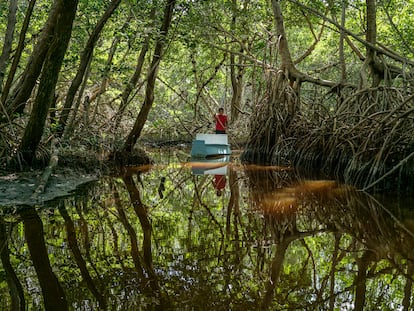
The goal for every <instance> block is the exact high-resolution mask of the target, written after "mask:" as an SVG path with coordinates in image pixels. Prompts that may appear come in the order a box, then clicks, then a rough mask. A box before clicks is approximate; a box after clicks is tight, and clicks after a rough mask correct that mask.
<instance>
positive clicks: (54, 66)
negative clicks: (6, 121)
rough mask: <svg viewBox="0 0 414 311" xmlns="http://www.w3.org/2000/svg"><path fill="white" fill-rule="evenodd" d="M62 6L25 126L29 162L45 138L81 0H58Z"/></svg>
mask: <svg viewBox="0 0 414 311" xmlns="http://www.w3.org/2000/svg"><path fill="white" fill-rule="evenodd" d="M56 3H57V5H56V7H58V8H59V10H56V11H54V12H53V13H54V14H56V15H57V16H56V17H55V18H56V19H57V20H58V21H57V24H56V28H55V31H54V32H53V33H50V34H49V35H50V37H52V38H53V39H52V44H51V45H50V48H49V50H48V52H47V55H46V59H45V64H44V67H43V71H42V76H41V79H40V84H39V89H38V92H37V96H36V99H35V102H34V105H33V110H32V113H31V114H30V118H29V122H28V124H27V126H26V128H25V131H24V134H23V138H22V141H21V144H20V147H19V150H20V152H21V154H22V156H23V159H24V160H25V161H26V162H27V163H30V164H31V163H32V162H33V160H34V158H35V151H36V148H37V146H38V145H39V143H40V140H41V138H42V134H43V130H44V126H45V122H46V118H47V114H48V112H49V107H50V105H51V103H52V101H53V100H54V90H55V86H56V83H57V80H58V77H59V71H60V68H61V66H62V62H63V58H64V56H65V53H66V50H67V47H68V44H69V40H70V37H71V34H72V25H73V20H74V18H75V15H76V9H77V6H78V0H71V1H66V0H57V2H56Z"/></svg>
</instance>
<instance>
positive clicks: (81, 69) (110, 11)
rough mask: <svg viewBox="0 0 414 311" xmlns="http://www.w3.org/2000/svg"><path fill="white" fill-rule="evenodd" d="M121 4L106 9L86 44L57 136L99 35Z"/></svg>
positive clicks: (60, 132) (64, 124) (60, 133)
mask: <svg viewBox="0 0 414 311" xmlns="http://www.w3.org/2000/svg"><path fill="white" fill-rule="evenodd" d="M120 2H121V0H112V2H111V3H110V4H109V6H108V8H107V9H106V11H105V13H104V14H103V15H102V17H101V19H100V20H99V22H98V23H97V24H96V26H95V29H94V30H93V31H92V34H91V35H90V36H89V39H88V42H87V43H86V46H85V48H84V50H83V52H82V55H81V59H80V64H79V68H78V71H77V73H76V76H75V78H74V79H73V81H72V83H71V85H70V87H69V90H68V93H67V95H66V100H65V104H64V106H63V111H62V114H61V116H60V119H59V123H58V130H57V132H56V135H57V136H59V137H60V136H62V135H63V131H64V129H65V126H66V122H67V120H68V117H69V113H70V110H71V107H72V104H73V99H74V98H75V96H76V92H77V91H78V89H79V86H80V85H81V83H82V80H83V77H84V75H85V71H86V68H87V67H88V64H89V62H90V59H91V57H92V54H93V50H94V48H95V44H96V41H98V39H99V35H100V34H101V32H102V29H103V27H104V26H105V24H106V22H107V21H108V20H109V18H110V17H111V16H112V14H113V13H114V11H115V10H116V8H117V7H118V6H119V4H120Z"/></svg>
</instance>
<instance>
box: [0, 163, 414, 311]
mask: <svg viewBox="0 0 414 311" xmlns="http://www.w3.org/2000/svg"><path fill="white" fill-rule="evenodd" d="M160 176H164V177H160ZM165 176H168V177H167V178H165ZM161 178H163V179H162V181H161V183H162V186H163V191H162V195H159V187H160V180H161ZM212 178H213V176H209V175H200V176H193V175H191V171H190V170H189V168H188V167H186V166H183V165H178V164H176V165H174V164H171V165H169V166H167V167H162V166H160V167H154V168H152V169H151V170H140V169H135V170H134V169H129V170H125V171H124V172H123V173H122V174H121V175H120V176H117V177H107V178H103V179H102V180H101V181H100V182H99V183H97V184H96V185H92V186H90V187H89V188H85V189H84V191H79V192H78V193H77V194H75V195H73V196H72V197H68V198H65V199H62V200H57V201H55V202H50V203H49V204H48V206H45V207H38V208H34V207H29V206H26V207H19V208H17V209H13V210H11V209H6V208H4V209H2V214H1V219H0V251H1V262H2V266H1V269H0V276H1V279H0V282H1V283H0V284H1V286H0V298H1V299H0V301H1V302H0V307H1V308H2V309H13V310H18V309H21V310H24V309H27V308H28V309H43V308H44V309H48V310H57V309H58V310H64V309H65V308H68V309H74V310H90V309H100V310H105V309H109V310H142V309H160V310H165V309H169V310H178V309H179V310H181V309H213V310H229V309H232V310H257V309H262V310H288V309H289V310H316V309H323V310H347V309H348V310H350V309H353V310H374V309H381V310H395V309H401V310H410V309H412V307H413V301H412V298H411V297H412V294H413V289H412V280H413V276H414V263H413V259H414V251H413V249H414V235H413V233H412V232H413V228H414V217H413V211H411V210H410V209H408V207H411V204H409V203H406V205H404V203H402V202H401V201H400V204H399V206H397V205H396V204H394V205H386V206H385V205H384V204H382V203H380V202H379V200H378V199H375V198H373V197H371V196H369V195H367V194H364V193H362V192H358V191H355V190H354V189H352V188H350V187H347V186H344V185H340V184H337V183H335V182H333V181H323V180H319V181H311V180H300V179H299V178H297V177H296V176H295V175H294V173H293V172H291V171H288V170H283V169H280V168H275V167H267V168H264V167H257V166H246V167H241V166H236V165H234V166H229V170H228V175H227V185H226V188H225V190H224V192H223V195H222V196H220V197H217V196H216V189H214V187H213V185H212ZM411 203H412V201H411Z"/></svg>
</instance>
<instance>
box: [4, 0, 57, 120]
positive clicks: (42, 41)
mask: <svg viewBox="0 0 414 311" xmlns="http://www.w3.org/2000/svg"><path fill="white" fill-rule="evenodd" d="M62 6H63V2H62V1H60V0H56V1H55V2H54V4H53V6H52V8H51V11H50V13H49V17H48V19H47V22H46V25H45V27H44V29H43V31H42V34H41V35H40V38H39V41H38V43H37V44H36V46H35V47H34V49H33V52H32V55H31V56H30V59H29V61H28V63H27V66H26V69H25V70H24V72H23V75H22V78H21V80H20V82H19V87H18V88H17V89H16V90H15V91H14V92H13V94H12V95H11V98H9V99H8V100H7V101H6V109H7V113H8V115H9V116H10V115H12V114H14V113H19V114H21V113H22V112H23V110H24V108H25V105H26V101H27V100H28V99H29V97H30V95H31V93H32V91H33V88H34V86H35V85H36V79H37V78H38V77H39V75H40V73H41V71H42V67H43V63H44V62H45V59H46V54H47V52H48V50H49V47H50V45H51V44H52V41H53V38H54V37H53V34H54V32H55V27H56V23H57V20H58V16H59V12H61V10H62Z"/></svg>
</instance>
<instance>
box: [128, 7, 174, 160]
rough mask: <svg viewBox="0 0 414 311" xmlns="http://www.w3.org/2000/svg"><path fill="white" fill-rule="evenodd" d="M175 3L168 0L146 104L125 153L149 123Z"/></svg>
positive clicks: (149, 73)
mask: <svg viewBox="0 0 414 311" xmlns="http://www.w3.org/2000/svg"><path fill="white" fill-rule="evenodd" d="M175 3H176V0H168V1H167V4H166V6H165V10H164V18H163V22H162V25H161V29H160V33H159V37H158V39H157V42H156V44H155V48H154V56H153V58H152V62H151V66H150V68H149V72H148V78H147V86H146V89H145V99H144V103H143V105H142V108H141V110H140V112H139V114H138V117H137V119H136V120H135V124H134V127H133V129H132V130H131V132H130V133H129V135H128V137H127V139H126V141H125V144H124V147H123V151H124V152H132V149H133V147H134V145H135V144H136V142H137V140H138V138H139V137H140V135H141V131H142V128H143V127H144V124H145V122H146V121H147V117H148V113H149V111H150V110H151V107H152V104H153V102H154V86H155V79H156V77H157V72H158V68H159V65H160V61H161V56H162V52H163V49H164V45H165V40H166V37H167V34H168V29H169V28H170V24H171V20H172V16H173V11H174V7H175Z"/></svg>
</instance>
